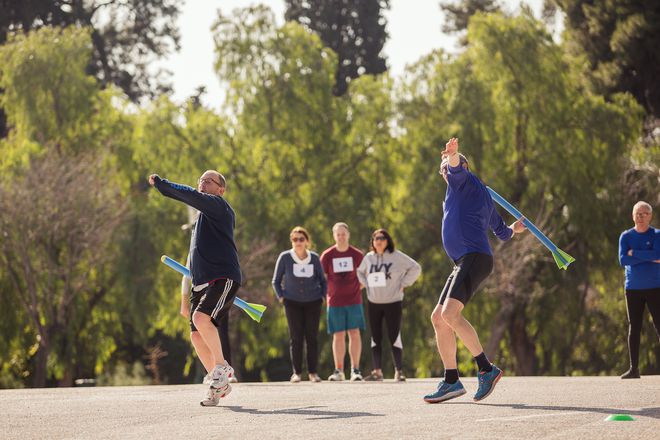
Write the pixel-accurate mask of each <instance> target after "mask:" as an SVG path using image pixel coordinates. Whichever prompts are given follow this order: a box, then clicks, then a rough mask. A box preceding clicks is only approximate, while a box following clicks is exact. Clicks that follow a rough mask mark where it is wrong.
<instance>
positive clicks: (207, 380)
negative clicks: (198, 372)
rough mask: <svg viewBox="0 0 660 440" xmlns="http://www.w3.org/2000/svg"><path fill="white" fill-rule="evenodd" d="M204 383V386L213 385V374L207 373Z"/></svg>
mask: <svg viewBox="0 0 660 440" xmlns="http://www.w3.org/2000/svg"><path fill="white" fill-rule="evenodd" d="M202 383H203V384H204V385H211V373H206V376H204V380H202Z"/></svg>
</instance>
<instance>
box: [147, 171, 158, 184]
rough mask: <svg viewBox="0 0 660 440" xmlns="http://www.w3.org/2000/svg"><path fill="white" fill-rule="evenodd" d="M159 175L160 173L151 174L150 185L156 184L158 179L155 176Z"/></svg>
mask: <svg viewBox="0 0 660 440" xmlns="http://www.w3.org/2000/svg"><path fill="white" fill-rule="evenodd" d="M157 175H158V174H152V175H151V176H149V185H151V186H154V185H155V184H156V181H155V180H154V178H155V177H156V176H157Z"/></svg>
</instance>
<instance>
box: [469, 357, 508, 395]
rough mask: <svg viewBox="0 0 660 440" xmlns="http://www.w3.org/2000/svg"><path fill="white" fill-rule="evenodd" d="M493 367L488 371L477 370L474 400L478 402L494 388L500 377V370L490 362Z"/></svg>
mask: <svg viewBox="0 0 660 440" xmlns="http://www.w3.org/2000/svg"><path fill="white" fill-rule="evenodd" d="M490 365H491V367H493V369H492V370H490V371H480V372H479V375H478V377H479V389H478V390H477V394H475V395H474V401H475V402H478V401H479V400H483V399H485V398H486V397H488V396H489V395H490V393H492V392H493V390H494V389H495V385H496V384H497V381H499V380H500V379H501V378H502V370H500V369H499V368H497V367H496V366H495V365H493V364H490Z"/></svg>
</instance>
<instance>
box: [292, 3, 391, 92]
mask: <svg viewBox="0 0 660 440" xmlns="http://www.w3.org/2000/svg"><path fill="white" fill-rule="evenodd" d="M286 5H287V10H286V13H285V18H286V19H287V20H294V21H297V22H299V23H301V24H303V25H305V26H306V27H308V28H310V29H312V30H313V31H314V32H316V33H317V34H318V35H319V36H320V37H321V41H323V44H325V45H326V46H327V47H329V48H331V49H332V50H333V51H334V52H335V53H336V54H337V67H336V73H335V84H334V89H333V93H334V94H335V95H336V96H342V95H343V94H345V93H346V91H347V90H348V85H349V82H350V81H351V80H353V79H356V78H358V77H359V76H361V75H364V74H379V73H383V72H385V71H386V70H387V66H386V64H385V58H384V57H383V55H382V53H381V52H382V50H383V46H384V45H385V42H386V40H387V31H386V30H385V26H386V23H387V22H386V20H385V17H384V16H383V11H385V10H387V9H389V7H390V2H389V0H355V1H347V0H313V1H307V0H287V2H286Z"/></svg>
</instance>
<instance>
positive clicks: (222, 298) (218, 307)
mask: <svg viewBox="0 0 660 440" xmlns="http://www.w3.org/2000/svg"><path fill="white" fill-rule="evenodd" d="M232 284H233V281H232V280H230V279H227V281H226V282H225V290H223V291H222V296H220V299H219V300H218V304H216V306H215V309H213V313H211V318H213V319H215V315H217V314H218V313H219V312H220V310H221V309H222V308H223V307H224V305H225V301H226V300H227V294H228V293H229V291H230V290H231V286H232Z"/></svg>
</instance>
